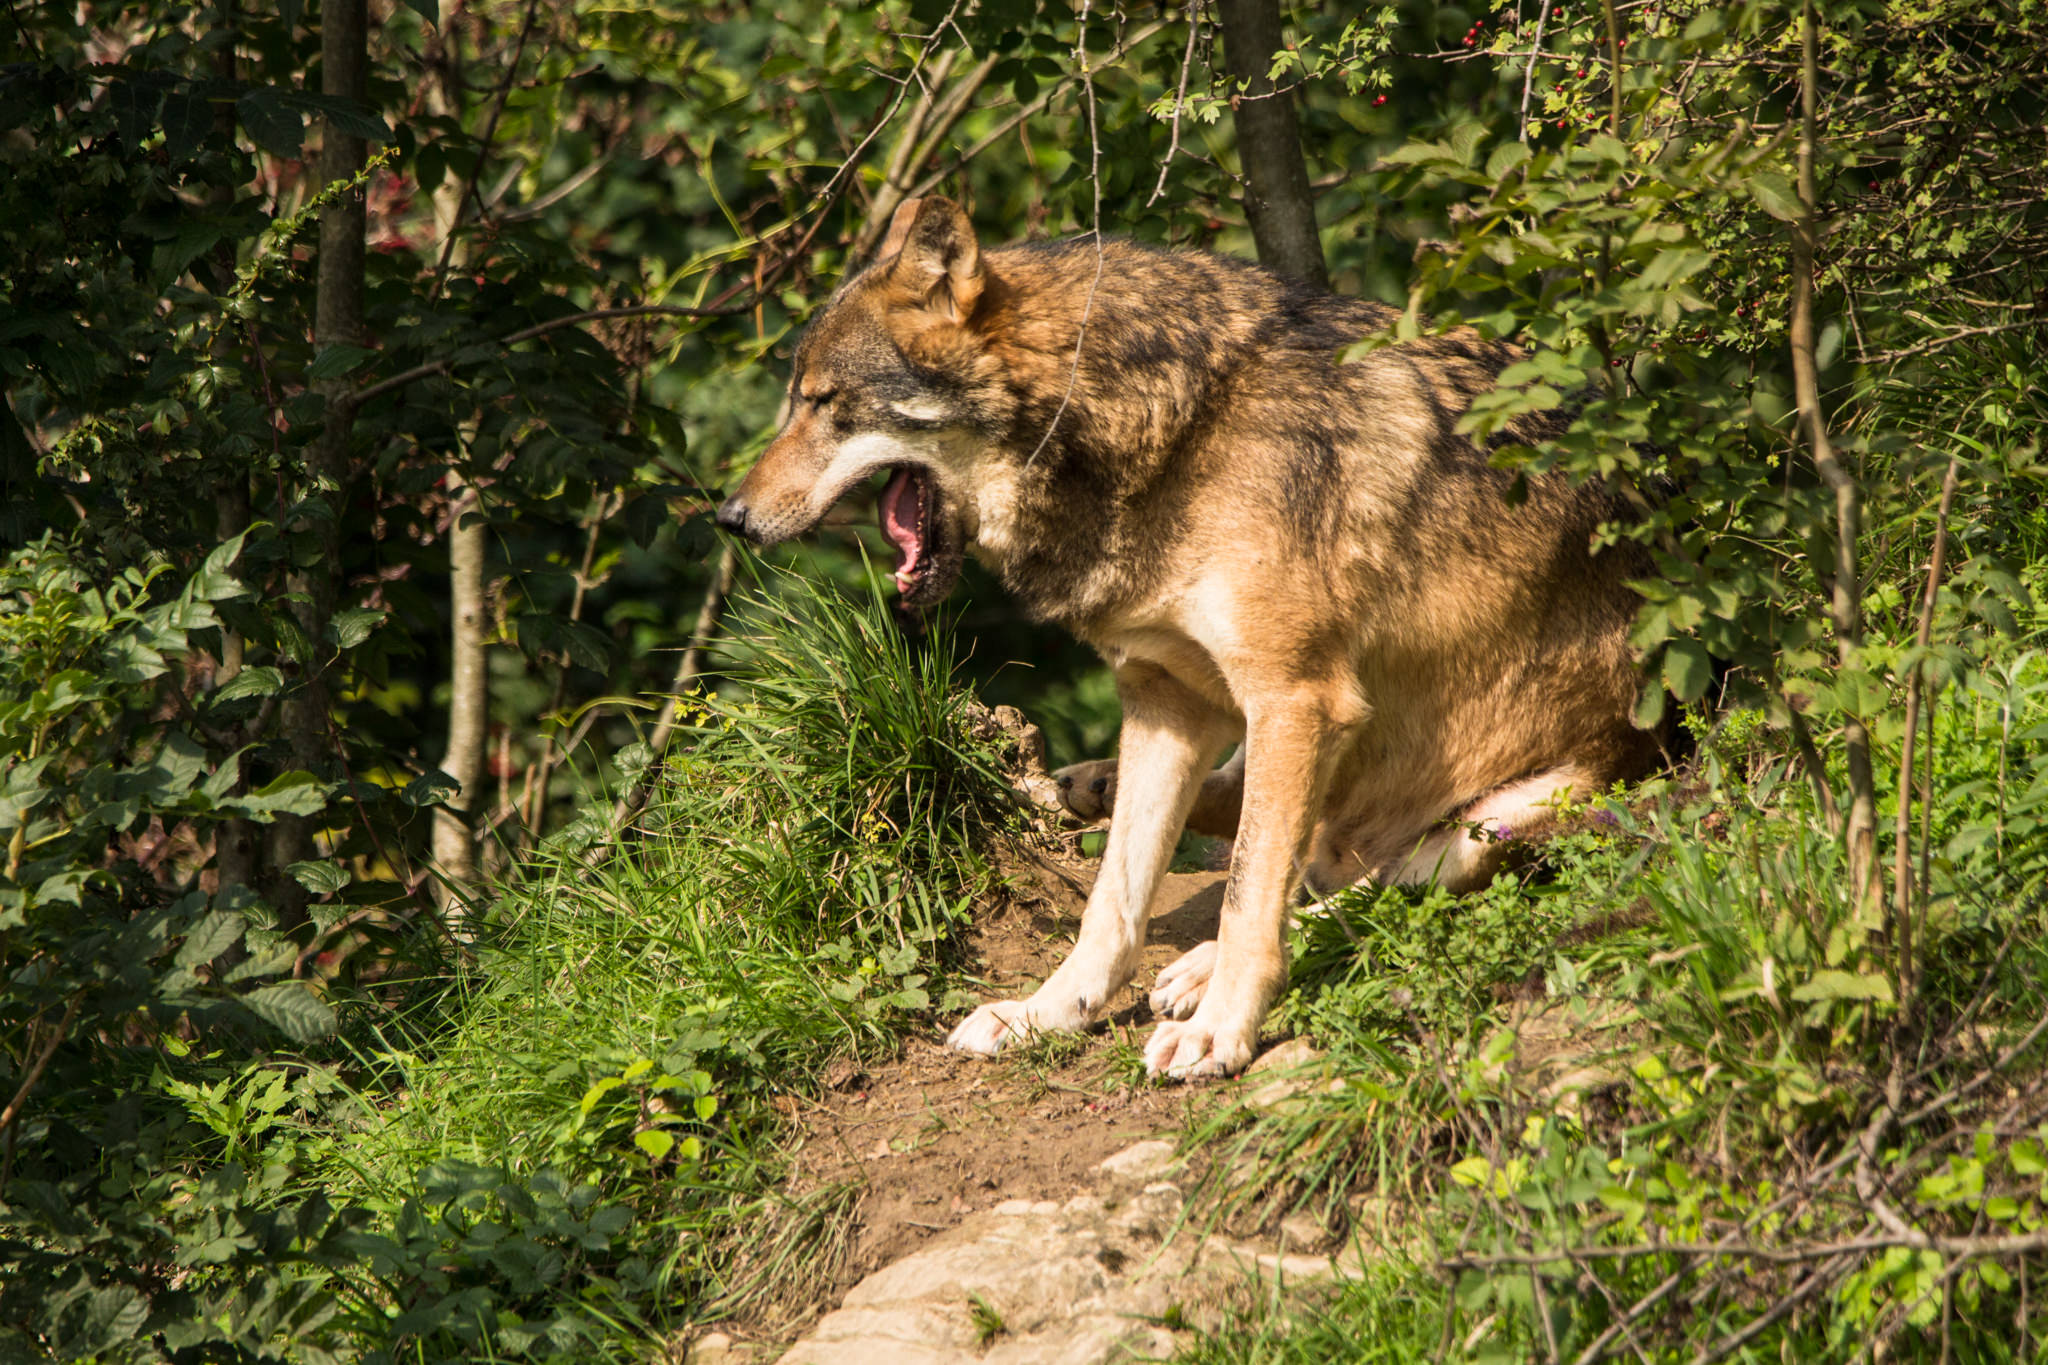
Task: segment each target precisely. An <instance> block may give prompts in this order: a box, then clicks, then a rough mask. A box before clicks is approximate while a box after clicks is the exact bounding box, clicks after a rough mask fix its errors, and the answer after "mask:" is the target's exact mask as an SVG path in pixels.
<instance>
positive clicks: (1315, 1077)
mask: <svg viewBox="0 0 2048 1365" xmlns="http://www.w3.org/2000/svg"><path fill="white" fill-rule="evenodd" d="M1322 1061H1323V1053H1322V1051H1321V1050H1320V1049H1318V1048H1317V1047H1315V1046H1314V1045H1313V1044H1312V1043H1310V1042H1309V1040H1308V1039H1306V1038H1290V1039H1288V1040H1287V1041H1286V1042H1284V1043H1282V1044H1280V1046H1278V1047H1276V1048H1274V1049H1272V1050H1271V1051H1270V1052H1267V1053H1266V1054H1265V1055H1263V1056H1261V1057H1259V1058H1258V1059H1257V1060H1255V1061H1254V1062H1253V1063H1252V1064H1251V1065H1250V1066H1249V1067H1246V1068H1245V1073H1244V1074H1245V1093H1244V1094H1243V1095H1242V1096H1241V1097H1240V1098H1239V1103H1241V1104H1243V1105H1244V1106H1245V1107H1246V1108H1247V1109H1256V1110H1258V1111H1260V1112H1261V1113H1265V1112H1269V1111H1271V1110H1274V1109H1279V1108H1281V1107H1283V1106H1284V1105H1285V1104H1286V1102H1287V1101H1288V1100H1291V1099H1293V1098H1294V1097H1295V1096H1297V1095H1299V1094H1302V1093H1303V1092H1304V1091H1308V1090H1313V1089H1317V1088H1319V1087H1321V1086H1323V1085H1325V1084H1329V1083H1330V1082H1329V1081H1328V1079H1327V1073H1326V1072H1325V1071H1324V1070H1323V1069H1322V1067H1321V1066H1320V1063H1321V1062H1322ZM1258 1077H1264V1078H1265V1079H1264V1080H1262V1081H1258V1082H1257V1083H1256V1084H1255V1083H1254V1081H1255V1079H1256V1078H1258ZM1339 1084H1341V1082H1339Z"/></svg>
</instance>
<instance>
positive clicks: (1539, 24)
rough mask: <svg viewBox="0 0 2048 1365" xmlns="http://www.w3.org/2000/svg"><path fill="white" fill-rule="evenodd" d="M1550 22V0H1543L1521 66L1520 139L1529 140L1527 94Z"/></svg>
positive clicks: (1532, 86)
mask: <svg viewBox="0 0 2048 1365" xmlns="http://www.w3.org/2000/svg"><path fill="white" fill-rule="evenodd" d="M1549 22H1550V0H1543V8H1542V9H1539V10H1537V11H1536V39H1535V41H1534V42H1533V43H1531V44H1530V45H1529V61H1528V63H1527V64H1526V65H1525V66H1523V68H1522V119H1521V123H1520V125H1519V127H1520V128H1521V133H1522V141H1524V142H1527V141H1528V140H1529V95H1530V93H1531V92H1532V91H1533V90H1534V88H1535V80H1536V59H1537V58H1538V57H1540V56H1541V55H1543V29H1544V27H1545V26H1546V25H1547V24H1549Z"/></svg>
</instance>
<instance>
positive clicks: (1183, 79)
mask: <svg viewBox="0 0 2048 1365" xmlns="http://www.w3.org/2000/svg"><path fill="white" fill-rule="evenodd" d="M1549 2H1550V0H1544V3H1545V4H1546V5H1547V4H1549ZM1201 13H1202V0H1188V48H1187V51H1186V52H1184V53H1182V54H1181V59H1180V86H1179V87H1178V88H1177V89H1176V90H1175V91H1174V92H1173V121H1172V124H1171V125H1170V126H1171V128H1172V133H1171V135H1170V136H1169V137H1168V138H1167V142H1166V157H1165V159H1164V160H1162V161H1161V162H1160V163H1159V183H1158V184H1157V185H1154V186H1153V187H1152V197H1151V198H1150V199H1147V200H1146V201H1145V207H1146V208H1148V209H1149V208H1151V207H1152V206H1153V205H1154V204H1156V203H1158V202H1159V196H1160V195H1162V194H1164V193H1166V173H1167V172H1168V171H1170V170H1172V169H1173V159H1174V157H1176V156H1178V155H1179V154H1180V114H1181V108H1182V107H1183V106H1184V105H1186V104H1187V102H1188V72H1189V70H1190V69H1192V68H1193V66H1194V64H1195V38H1196V36H1197V35H1198V34H1199V33H1200V32H1201V29H1202V26H1201V24H1200V23H1198V22H1197V20H1198V19H1199V18H1200V17H1201Z"/></svg>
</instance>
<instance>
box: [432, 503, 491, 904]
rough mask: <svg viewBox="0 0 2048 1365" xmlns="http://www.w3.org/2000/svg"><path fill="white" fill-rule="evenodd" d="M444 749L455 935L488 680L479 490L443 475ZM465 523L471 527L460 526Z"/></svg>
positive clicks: (445, 845)
mask: <svg viewBox="0 0 2048 1365" xmlns="http://www.w3.org/2000/svg"><path fill="white" fill-rule="evenodd" d="M448 489H449V520H448V599H449V609H450V616H451V622H450V626H449V652H450V656H451V657H450V660H449V673H448V749H447V752H446V753H444V754H443V755H442V758H441V771H442V772H445V773H447V774H448V775H449V776H450V777H452V778H454V779H455V780H456V782H457V783H458V784H460V790H459V791H458V792H457V793H456V794H455V796H453V797H452V798H450V799H449V801H448V803H447V804H446V805H445V806H442V807H441V808H440V809H438V810H436V811H435V812H434V865H435V868H436V870H437V871H438V872H439V873H440V877H441V887H440V898H441V907H442V911H443V913H444V914H445V915H446V916H447V919H448V923H449V925H450V927H451V928H452V927H453V926H455V925H456V924H458V923H459V922H460V921H461V920H462V918H463V913H464V911H465V909H466V908H467V900H468V897H469V895H470V894H471V892H472V890H473V889H474V888H475V886H476V825H477V820H478V814H479V812H480V810H481V809H482V806H483V790H484V783H483V778H484V746H485V743H486V741H487V740H488V738H489V731H490V716H491V680H490V669H489V661H488V658H487V656H486V653H485V635H486V623H485V619H484V618H485V604H484V551H485V549H486V535H485V530H486V528H485V524H484V520H483V518H482V516H481V515H478V514H477V513H478V505H477V490H476V488H475V487H474V486H473V485H470V484H468V483H467V482H466V481H465V480H464V479H463V477H462V475H461V473H460V471H458V470H450V471H449V475H448ZM464 521H468V522H469V525H467V526H464V525H463V523H464Z"/></svg>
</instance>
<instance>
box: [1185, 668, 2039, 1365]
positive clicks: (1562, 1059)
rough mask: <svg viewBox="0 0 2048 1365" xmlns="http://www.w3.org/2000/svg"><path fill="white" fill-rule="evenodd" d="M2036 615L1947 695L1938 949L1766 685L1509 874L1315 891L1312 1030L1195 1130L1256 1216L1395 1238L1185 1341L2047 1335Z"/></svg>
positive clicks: (1675, 1352) (1768, 1349) (1396, 1350)
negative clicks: (1323, 1286)
mask: <svg viewBox="0 0 2048 1365" xmlns="http://www.w3.org/2000/svg"><path fill="white" fill-rule="evenodd" d="M2039 639H2040V635H2039V632H2038V629H2037V631H2036V633H2035V635H2034V636H2033V638H2032V639H2030V640H2027V641H2024V642H2022V644H2015V645H2010V646H2007V647H2003V648H1999V649H1995V650H1994V651H1993V659H1992V666H1990V667H1987V668H1984V669H1982V670H1979V671H1977V672H1975V673H1973V674H1971V675H1969V676H1967V677H1965V678H1964V679H1962V680H1960V681H1959V682H1958V684H1957V685H1956V686H1955V687H1954V688H1952V689H1951V690H1950V691H1949V693H1948V694H1947V696H1946V698H1945V701H1944V703H1943V708H1942V711H1941V713H1940V721H1939V725H1938V727H1937V731H1936V733H1937V735H1938V736H1939V738H1938V744H1937V748H1936V753H1935V764H1936V770H1937V772H1938V774H1939V776H1938V778H1937V779H1936V780H1935V782H1934V783H1933V785H1932V789H1933V791H1934V793H1935V796H1934V801H1933V803H1932V808H1931V810H1929V812H1928V819H1929V828H1930V829H1931V830H1932V831H1933V838H1932V840H1931V841H1930V843H1929V845H1928V847H1929V848H1930V850H1931V851H1930V855H1929V858H1928V868H1927V871H1928V885H1929V887H1930V905H1929V909H1928V912H1927V914H1926V916H1925V923H1926V924H1927V926H1928V927H1927V930H1926V933H1927V941H1926V942H1925V943H1924V944H1923V945H1922V946H1921V950H1920V953H1919V959H1920V963H1921V965H1920V968H1919V971H1918V973H1917V975H1916V977H1915V979H1914V980H1912V981H1909V982H1905V983H1901V982H1900V981H1898V980H1897V979H1896V976H1895V974H1894V968H1893V961H1894V959H1893V957H1892V956H1891V955H1890V954H1889V953H1888V952H1887V951H1886V945H1885V944H1884V943H1883V942H1882V935H1881V933H1880V924H1879V922H1878V921H1877V920H1876V919H1875V917H1874V916H1873V915H1872V914H1871V913H1870V912H1868V911H1859V909H1858V907H1857V906H1856V905H1855V904H1854V903H1853V902H1852V898H1851V897H1850V895H1849V894H1848V891H1847V889H1846V888H1847V877H1846V875H1845V872H1844V869H1843V867H1842V866H1841V842H1840V840H1839V838H1838V837H1837V836H1836V835H1835V834H1834V833H1833V831H1832V830H1831V829H1830V828H1829V826H1828V823H1827V821H1826V818H1825V816H1824V815H1823V813H1822V812H1821V811H1819V810H1817V809H1816V808H1815V806H1814V804H1813V800H1812V796H1811V791H1810V788H1809V786H1808V784H1807V783H1806V782H1805V781H1804V780H1803V778H1802V775H1801V772H1800V769H1799V768H1798V766H1797V759H1796V756H1790V757H1788V756H1787V755H1785V754H1783V753H1781V752H1774V751H1773V749H1772V748H1771V746H1770V745H1769V744H1768V743H1767V742H1766V739H1765V737H1764V736H1762V735H1761V734H1760V733H1759V732H1758V731H1757V730H1756V728H1755V727H1753V726H1749V725H1748V724H1747V723H1746V722H1745V721H1744V720H1743V719H1742V718H1741V717H1740V716H1738V717H1736V718H1735V720H1734V722H1733V723H1732V724H1724V725H1723V726H1722V727H1720V728H1718V729H1714V730H1711V731H1703V737H1704V743H1703V744H1702V747H1701V752H1700V755H1699V757H1698V759H1697V760H1696V762H1695V764H1694V768H1693V771H1692V773H1691V776H1690V780H1688V781H1687V782H1685V783H1683V784H1681V785H1678V786H1674V787H1672V788H1670V789H1669V790H1666V791H1664V792H1662V793H1661V794H1659V793H1657V792H1655V791H1651V792H1637V793H1633V794H1631V795H1630V796H1629V798H1628V799H1627V800H1625V801H1624V800H1622V799H1621V798H1620V797H1618V796H1612V797H1605V798H1602V799H1600V800H1597V801H1595V802H1593V803H1591V804H1590V805H1589V806H1588V807H1586V808H1584V809H1582V810H1579V811H1576V812H1570V813H1569V815H1571V816H1573V817H1575V818H1568V819H1567V820H1566V822H1565V824H1566V827H1567V828H1569V829H1571V830H1572V831H1573V832H1572V833H1570V834H1569V835H1567V836H1565V837H1563V838H1561V839H1558V840H1556V841H1554V842H1553V843H1552V844H1551V845H1550V846H1549V847H1548V848H1547V849H1545V850H1544V856H1543V857H1542V858H1541V859H1540V860H1539V862H1538V863H1536V864H1535V865H1534V866H1532V867H1530V868H1527V869H1524V870H1523V871H1522V872H1520V873H1517V874H1514V875H1503V876H1502V877H1501V878H1500V879H1498V880H1497V881H1496V883H1495V884H1494V885H1493V887H1491V888H1490V889H1489V890H1488V891H1486V892H1484V893H1481V894H1479V895H1475V896H1468V897H1463V898H1455V897H1448V896H1445V895H1444V894H1442V893H1441V892H1438V891H1434V890H1402V889H1385V890H1367V889H1358V890H1353V891H1349V892H1345V893H1343V894H1341V895H1338V896H1335V897H1331V898H1329V899H1328V900H1326V901H1325V902H1323V903H1322V907H1321V909H1322V913H1320V914H1310V915H1306V916H1304V917H1303V919H1302V922H1301V925H1300V927H1299V928H1298V930H1297V933H1296V940H1295V976H1294V986H1293V989H1292V990H1291V992H1290V993H1289V995H1288V996H1287V997H1286V998H1285V1000H1284V1001H1283V1003H1282V1006H1281V1007H1280V1009H1279V1011H1278V1012H1277V1013H1276V1016H1275V1017H1276V1019H1277V1020H1278V1021H1280V1023H1281V1024H1282V1026H1283V1027H1284V1028H1287V1029H1289V1030H1291V1031H1296V1032H1301V1033H1305V1034H1308V1035H1309V1036H1311V1037H1312V1038H1313V1040H1314V1041H1315V1043H1316V1044H1317V1045H1318V1046H1319V1048H1320V1049H1321V1050H1322V1052H1321V1056H1320V1057H1319V1058H1318V1059H1317V1060H1316V1061H1315V1062H1314V1063H1313V1064H1311V1065H1310V1066H1309V1067H1308V1068H1306V1069H1305V1070H1304V1071H1303V1073H1302V1074H1301V1076H1300V1077H1299V1078H1298V1079H1299V1081H1300V1085H1299V1088H1298V1089H1296V1090H1295V1091H1294V1093H1292V1094H1291V1095H1289V1096H1287V1097H1286V1098H1284V1099H1281V1100H1279V1101H1278V1102H1277V1103H1271V1104H1268V1105H1266V1106H1265V1107H1263V1108H1262V1109H1261V1110H1260V1111H1258V1112H1252V1111H1249V1110H1247V1109H1245V1108H1243V1107H1241V1106H1239V1107H1225V1108H1224V1109H1222V1110H1221V1111H1219V1112H1217V1113H1216V1114H1215V1115H1213V1116H1212V1117H1211V1118H1210V1119H1209V1120H1208V1121H1207V1123H1206V1124H1205V1125H1203V1126H1202V1127H1201V1128H1200V1129H1199V1130H1198V1131H1196V1132H1193V1133H1192V1134H1190V1141H1191V1142H1193V1143H1207V1144H1222V1151H1223V1154H1224V1155H1223V1159H1221V1160H1218V1161H1217V1162H1215V1164H1214V1167H1213V1169H1214V1171H1215V1175H1214V1176H1213V1177H1212V1182H1211V1184H1210V1186H1209V1187H1208V1188H1207V1189H1206V1190H1205V1192H1204V1196H1203V1199H1202V1201H1201V1206H1202V1210H1203V1215H1204V1216H1206V1217H1207V1218H1209V1219H1212V1220H1217V1221H1222V1222H1225V1223H1228V1224H1231V1225H1233V1226H1235V1227H1237V1228H1238V1229H1239V1230H1248V1229H1250V1228H1254V1227H1266V1228H1270V1227H1272V1226H1273V1225H1275V1224H1276V1223H1277V1221H1278V1219H1279V1218H1280V1217H1281V1216H1282V1215H1284V1214H1287V1213H1290V1212H1295V1211H1307V1212H1309V1213H1311V1214H1313V1215H1315V1216H1316V1217H1317V1218H1318V1219H1319V1220H1320V1221H1321V1222H1322V1223H1323V1225H1324V1226H1325V1227H1327V1228H1329V1229H1331V1230H1332V1231H1334V1232H1338V1233H1342V1234H1345V1235H1348V1236H1350V1237H1353V1238H1356V1239H1358V1240H1359V1241H1360V1242H1361V1243H1362V1244H1363V1245H1364V1246H1365V1247H1366V1248H1367V1254H1368V1257H1369V1260H1370V1263H1371V1264H1372V1265H1373V1266H1375V1267H1376V1268H1375V1269H1373V1270H1372V1272H1371V1273H1370V1274H1368V1275H1367V1276H1366V1277H1365V1278H1364V1279H1362V1280H1359V1281H1355V1282H1352V1283H1349V1284H1346V1285H1345V1286H1343V1287H1342V1288H1341V1289H1340V1290H1338V1291H1336V1292H1335V1293H1333V1294H1332V1295H1329V1296H1327V1298H1320V1299H1312V1300H1306V1301H1303V1302H1300V1303H1293V1302H1291V1301H1289V1302H1271V1301H1269V1302H1268V1303H1267V1304H1266V1305H1265V1306H1264V1307H1262V1308H1257V1309H1254V1310H1251V1311H1248V1312H1245V1313H1241V1314H1239V1315H1237V1316H1235V1317H1234V1318H1233V1319H1232V1320H1231V1321H1230V1322H1228V1323H1227V1324H1226V1325H1225V1327H1224V1328H1223V1329H1222V1330H1221V1331H1220V1332H1219V1333H1216V1334H1212V1335H1211V1336H1208V1337H1205V1338H1204V1339H1203V1340H1202V1342H1201V1344H1200V1346H1199V1349H1197V1350H1196V1351H1195V1352H1194V1354H1193V1357H1192V1358H1194V1359H1198V1360H1218V1361H1220V1360H1231V1361H1276V1362H1277V1361H1295V1360H1310V1359H1327V1358H1339V1359H1346V1360H1354V1359H1356V1360H1369V1359H1370V1360H1376V1359H1388V1360H1393V1359H1422V1358H1428V1359H1473V1360H1519V1359H1529V1358H1538V1359H1552V1360H1578V1361H1592V1360H1597V1359H1603V1358H1607V1357H1623V1356H1626V1357H1630V1358H1636V1359H1659V1360H1662V1359H1686V1360H1716V1359H1721V1358H1724V1357H1736V1358H1746V1359H1773V1360H1776V1359H1787V1360H1792V1359H1796V1360H1802V1361H1807V1360H1841V1361H1850V1360H1856V1359H1859V1358H1868V1357H1869V1356H1870V1353H1871V1352H1872V1351H1873V1350H1876V1349H1879V1348H1880V1344H1881V1349H1882V1353H1883V1355H1884V1357H1885V1358H1887V1359H1896V1358H1902V1357H1903V1358H1915V1359H1917V1358H1921V1357H1922V1356H1923V1355H1924V1356H1925V1358H1927V1359H1929V1360H1933V1359H1936V1358H1941V1359H1982V1360H2006V1359H2021V1358H2028V1357H2029V1356H2030V1354H2031V1352H2032V1351H2033V1349H2034V1348H2035V1343H2036V1342H2037V1341H2038V1339H2039V1338H2040V1337H2042V1336H2043V1335H2048V1315H2044V1313H2043V1312H2042V1310H2041V1308H2040V1306H2039V1296H2038V1294H2034V1295H2033V1296H2032V1297H2030V1293H2029V1289H2028V1287H2027V1286H2028V1283H2029V1279H2030V1277H2033V1278H2038V1276H2039V1274H2040V1272H2041V1271H2042V1270H2043V1269H2044V1268H2048V1260H2044V1259H2043V1257H2044V1252H2048V1184H2044V1178H2048V1046H2044V1044H2043V1041H2042V1040H2043V1036H2044V1027H2043V1026H2044V1024H2048V896H2044V885H2048V756H2044V745H2043V742H2042V741H2043V740H2044V739H2048V660H2044V659H2043V657H2042V655H2041V654H2040V653H2039V652H2038V643H2039ZM1889 818H1890V812H1887V811H1880V827H1881V828H1889V824H1888V821H1889ZM1902 1000H1904V1001H1908V1002H1910V1010H1904V1009H1902V1008H1901V1002H1902ZM1404 1267H1405V1268H1404ZM1340 1346H1341V1349H1339V1347H1340Z"/></svg>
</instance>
